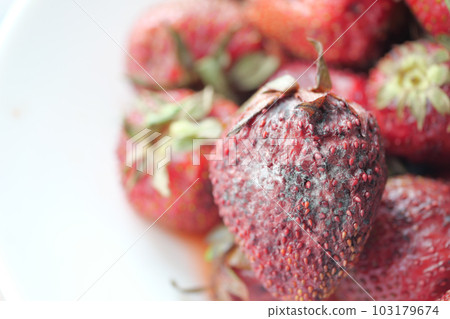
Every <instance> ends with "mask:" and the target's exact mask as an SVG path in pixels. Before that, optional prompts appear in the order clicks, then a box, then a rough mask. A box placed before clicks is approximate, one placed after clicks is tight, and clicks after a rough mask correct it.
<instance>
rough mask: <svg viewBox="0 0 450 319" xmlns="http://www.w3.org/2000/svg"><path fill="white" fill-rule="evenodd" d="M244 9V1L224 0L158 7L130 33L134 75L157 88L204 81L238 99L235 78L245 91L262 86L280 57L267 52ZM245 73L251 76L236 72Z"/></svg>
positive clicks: (141, 83)
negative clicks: (245, 17)
mask: <svg viewBox="0 0 450 319" xmlns="http://www.w3.org/2000/svg"><path fill="white" fill-rule="evenodd" d="M241 11H242V10H241V5H240V4H238V3H235V2H232V1H225V0H200V1H193V0H190V1H170V2H164V3H161V4H159V5H158V6H156V7H153V8H152V9H151V10H149V11H148V12H147V13H145V14H144V15H143V16H142V18H141V19H140V20H139V21H138V22H137V23H136V25H135V27H134V28H133V30H132V32H131V36H130V44H129V53H130V55H131V56H132V58H130V59H129V60H128V64H127V68H128V74H129V76H130V78H131V79H132V80H133V82H134V83H135V84H136V85H137V86H138V87H145V88H149V89H156V90H161V89H162V88H165V89H173V88H179V87H193V86H198V82H203V83H204V84H210V85H212V86H213V87H214V89H215V90H216V91H218V92H220V93H222V94H226V95H228V96H230V97H233V98H235V96H234V92H233V88H232V87H231V84H230V82H232V83H233V84H234V85H235V86H238V87H241V86H242V88H243V89H244V90H245V89H248V87H249V86H251V89H254V88H257V87H258V86H259V85H261V84H262V83H264V81H265V80H266V79H267V78H268V76H270V75H271V74H272V72H273V71H274V70H275V69H276V68H277V67H278V60H277V59H276V58H275V57H268V56H266V55H265V54H264V53H263V42H262V38H261V36H260V34H259V33H258V32H257V31H256V30H255V29H254V28H253V27H251V26H250V25H249V24H248V22H247V21H246V20H245V19H244V16H243V14H242V12H241ZM219 12H220V14H218V13H219ZM246 72H247V73H248V74H249V75H250V76H249V77H248V78H247V77H238V78H236V77H235V75H236V74H238V75H241V74H242V73H246ZM249 72H250V73H249ZM149 75H150V76H149ZM255 77H257V78H258V79H256V82H257V83H256V84H255Z"/></svg>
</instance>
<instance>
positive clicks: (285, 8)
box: [247, 0, 403, 67]
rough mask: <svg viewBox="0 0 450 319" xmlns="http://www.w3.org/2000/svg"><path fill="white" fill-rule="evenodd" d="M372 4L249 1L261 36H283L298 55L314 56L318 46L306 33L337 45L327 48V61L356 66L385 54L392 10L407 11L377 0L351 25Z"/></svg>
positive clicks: (369, 1) (367, 0)
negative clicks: (314, 44)
mask: <svg viewBox="0 0 450 319" xmlns="http://www.w3.org/2000/svg"><path fill="white" fill-rule="evenodd" d="M372 3H373V1H372V0H280V1H272V0H250V1H248V6H247V12H248V16H249V19H250V21H251V22H252V23H253V24H254V25H255V26H256V27H257V28H258V29H259V30H260V31H261V33H262V34H263V35H265V36H267V37H268V38H272V39H275V40H277V41H279V42H280V43H281V44H283V45H284V46H285V47H286V48H287V49H288V50H289V51H290V52H291V53H292V54H294V55H296V56H297V57H300V58H304V59H310V60H313V59H315V57H316V52H315V50H314V47H313V46H312V45H311V44H310V43H309V42H308V38H314V39H316V40H318V41H320V42H322V44H323V46H324V49H327V48H328V47H330V46H331V45H333V46H332V48H331V49H330V50H329V51H327V52H326V53H325V59H326V60H327V62H329V63H332V64H340V65H345V66H352V67H355V66H365V65H366V64H367V63H369V62H370V61H371V60H373V59H376V58H377V57H378V56H379V55H380V54H381V53H382V52H381V50H382V48H383V42H384V41H385V40H386V38H387V35H388V33H389V30H390V29H391V27H392V24H393V23H392V21H393V18H394V15H396V17H395V18H396V19H397V20H401V19H400V17H401V16H402V14H403V13H402V12H399V10H400V11H401V9H403V8H398V6H399V5H398V4H396V3H395V2H394V1H391V0H379V1H378V2H377V3H376V4H375V5H373V7H371V8H370V9H369V10H368V11H367V12H366V13H365V14H364V15H363V16H362V17H361V19H360V20H359V21H358V22H357V23H355V24H354V25H353V26H352V27H350V26H351V25H352V23H353V22H355V21H356V20H357V19H358V17H360V16H361V15H362V14H363V12H364V11H365V10H367V9H368V8H369V6H370V5H371V4H372ZM349 27H350V28H349ZM348 28H349V30H348V31H347V32H346V33H345V34H344V35H342V34H343V33H344V31H345V30H346V29H348ZM341 36H342V37H341ZM338 38H339V40H338V41H336V40H337V39H338ZM335 41H336V43H334V42H335ZM333 43H334V44H333Z"/></svg>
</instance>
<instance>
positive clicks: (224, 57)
mask: <svg viewBox="0 0 450 319" xmlns="http://www.w3.org/2000/svg"><path fill="white" fill-rule="evenodd" d="M238 29H239V28H238V27H236V28H234V29H233V30H231V31H230V32H228V33H227V34H225V36H224V37H223V39H222V40H221V41H220V43H219V45H218V47H217V48H216V49H215V51H214V52H213V53H212V54H210V55H208V56H205V57H203V58H201V59H199V60H197V61H195V59H194V58H193V57H192V54H191V52H190V51H189V49H188V47H187V45H186V44H185V43H184V41H183V39H182V38H181V36H180V34H179V33H178V32H177V31H175V30H174V29H173V28H170V27H169V33H170V35H171V36H172V39H173V41H174V43H175V47H176V52H177V57H178V61H179V62H180V64H181V65H182V66H183V68H184V69H185V70H186V71H187V72H186V73H187V74H188V83H190V84H195V83H197V82H201V83H203V85H205V86H208V85H209V86H211V87H213V88H214V90H215V91H216V92H217V93H220V94H222V95H223V96H225V97H227V98H228V99H230V100H233V101H235V102H239V98H238V96H237V92H236V91H238V92H249V91H253V90H256V89H257V88H259V87H260V86H261V85H262V84H263V83H264V82H265V81H267V79H269V78H270V76H271V75H272V74H273V73H274V72H275V71H276V70H277V69H278V67H279V65H280V61H279V59H278V58H277V57H274V56H270V55H267V54H266V53H264V52H262V51H257V52H252V53H248V54H245V55H243V56H242V57H240V58H239V59H238V60H237V61H236V62H235V63H233V65H231V57H230V55H229V53H228V51H227V47H228V44H229V43H230V41H231V39H232V38H233V36H234V35H235V33H236V31H237V30H238Z"/></svg>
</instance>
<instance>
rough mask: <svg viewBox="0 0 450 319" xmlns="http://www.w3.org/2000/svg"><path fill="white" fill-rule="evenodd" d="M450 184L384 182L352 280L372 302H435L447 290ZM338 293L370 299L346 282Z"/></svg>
mask: <svg viewBox="0 0 450 319" xmlns="http://www.w3.org/2000/svg"><path fill="white" fill-rule="evenodd" d="M449 218H450V186H449V185H446V184H444V183H442V182H440V181H436V180H433V179H429V178H424V177H415V176H412V175H404V176H400V177H394V178H391V179H389V180H388V182H387V185H386V189H385V191H384V194H383V199H382V201H381V204H380V208H379V209H378V213H377V217H376V218H375V223H374V225H373V230H372V233H371V235H370V237H369V239H368V241H367V244H366V247H365V248H364V251H363V253H362V254H361V257H360V261H359V262H358V264H357V265H356V268H355V270H354V275H353V276H354V278H355V279H356V280H357V281H358V282H359V283H360V284H361V285H362V286H363V287H364V288H365V289H366V290H367V291H368V292H369V293H370V295H371V296H372V297H373V298H374V299H375V300H436V299H437V298H439V297H440V296H442V294H444V292H445V291H447V290H448V289H450V219H449ZM337 295H338V297H339V298H341V299H343V300H370V298H368V296H367V295H366V294H365V293H363V292H362V291H361V289H360V288H359V287H358V286H356V285H355V284H354V282H353V281H352V280H349V279H346V280H344V281H343V282H342V285H341V286H340V287H339V289H338V292H337Z"/></svg>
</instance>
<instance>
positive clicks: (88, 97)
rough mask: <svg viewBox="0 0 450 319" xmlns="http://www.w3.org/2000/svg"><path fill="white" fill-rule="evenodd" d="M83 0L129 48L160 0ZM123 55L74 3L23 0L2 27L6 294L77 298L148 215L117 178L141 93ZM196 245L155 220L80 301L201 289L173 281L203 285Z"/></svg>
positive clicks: (1, 204)
mask: <svg viewBox="0 0 450 319" xmlns="http://www.w3.org/2000/svg"><path fill="white" fill-rule="evenodd" d="M2 1H3V0H2ZM77 1H78V0H77ZM78 2H79V3H80V5H82V6H83V7H85V10H86V11H87V12H88V13H89V14H91V15H92V16H93V17H94V19H96V20H97V21H98V22H99V23H100V24H101V25H102V26H103V27H104V28H105V30H106V31H107V32H108V33H109V34H110V36H111V37H112V38H114V39H115V40H117V41H118V42H119V43H120V45H122V46H126V42H127V41H126V39H127V35H128V32H129V30H130V28H131V26H132V23H133V21H134V20H135V19H136V17H138V16H139V14H140V13H141V12H142V10H144V9H145V8H148V7H149V6H150V5H151V3H152V2H154V1H152V0H127V1H109V0H96V1H88V0H79V1H78ZM2 6H3V5H2ZM124 61H125V54H124V52H122V51H121V49H120V48H119V47H118V46H117V45H116V44H115V43H114V42H113V41H112V40H111V39H110V38H109V37H108V36H107V35H106V34H105V33H104V32H103V31H102V30H101V29H100V28H99V27H98V26H97V25H96V24H95V23H94V22H93V21H92V20H91V19H90V18H89V17H88V16H87V15H86V14H85V13H84V12H83V11H82V10H80V8H79V7H78V6H77V5H76V4H74V2H72V1H71V0H30V1H26V0H19V1H16V2H15V3H14V5H13V7H12V9H11V11H10V12H9V14H8V16H6V18H5V19H4V20H3V23H2V24H1V28H0V291H2V294H3V295H4V297H5V299H7V300H21V299H24V300H74V299H76V298H78V297H79V296H80V295H81V294H82V293H83V292H84V291H85V290H86V289H87V288H88V287H89V286H90V285H91V284H92V283H93V282H94V281H95V280H96V279H97V278H98V277H99V276H100V275H101V274H102V273H103V272H104V271H105V269H106V268H107V267H109V266H110V265H111V264H112V263H113V262H114V261H115V260H116V259H117V258H118V257H119V256H120V255H121V254H122V252H123V251H124V250H125V249H127V248H128V247H129V245H130V244H131V243H132V242H133V241H134V240H135V239H136V237H137V236H138V235H139V234H140V233H141V232H142V231H143V230H144V229H145V228H146V227H147V226H148V224H149V223H148V222H147V221H144V220H142V219H140V218H139V217H138V216H137V215H136V214H134V213H133V211H132V210H131V208H130V207H129V205H128V203H127V201H126V199H125V197H124V194H123V192H122V189H121V186H120V183H119V170H118V163H117V161H116V156H115V150H116V143H117V138H118V133H119V129H120V125H121V118H122V114H123V112H124V110H125V108H126V107H127V105H129V104H130V102H131V101H132V98H133V96H134V95H133V91H132V89H131V88H130V87H129V85H128V82H127V81H126V79H125V76H124ZM161 213H162V212H161ZM196 247H197V246H194V245H193V244H192V242H191V241H189V240H186V239H183V238H179V237H176V236H174V235H173V234H170V233H167V232H165V231H162V230H161V229H159V228H158V227H154V228H152V229H151V230H150V231H149V232H148V233H147V234H146V235H145V236H144V237H143V238H142V239H141V240H140V241H139V242H138V243H137V244H136V245H135V246H134V247H133V248H132V249H131V250H130V251H129V252H128V253H127V254H126V255H125V256H124V258H123V259H122V260H120V261H119V262H118V263H117V264H116V265H115V266H114V267H113V268H112V269H111V271H109V272H108V274H107V275H106V276H105V277H104V278H102V279H101V280H100V281H99V282H98V283H97V284H96V285H95V286H94V287H93V288H92V289H91V290H90V291H89V292H88V293H87V294H86V295H85V296H84V298H83V299H87V300H89V299H95V300H111V299H126V300H127V299H133V300H134V299H138V300H177V299H180V298H184V299H186V298H197V296H180V295H179V293H177V291H175V289H174V288H173V287H172V286H171V285H170V280H171V279H174V280H176V281H177V282H178V283H179V284H180V285H183V286H187V287H190V286H198V285H203V284H205V281H206V278H205V276H204V275H203V274H202V272H203V269H202V268H201V267H199V265H201V264H202V263H203V261H202V253H203V251H202V250H201V249H199V248H196ZM200 298H204V297H202V296H200Z"/></svg>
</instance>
